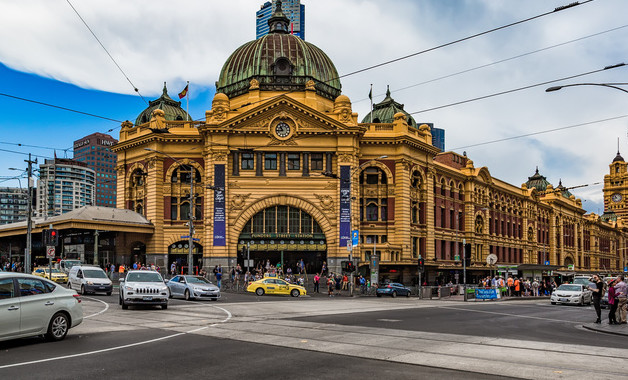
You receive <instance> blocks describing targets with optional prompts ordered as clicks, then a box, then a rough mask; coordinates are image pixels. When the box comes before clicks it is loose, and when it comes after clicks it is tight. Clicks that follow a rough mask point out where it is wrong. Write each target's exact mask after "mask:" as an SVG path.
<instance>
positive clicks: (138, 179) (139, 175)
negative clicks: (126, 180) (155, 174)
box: [131, 169, 147, 187]
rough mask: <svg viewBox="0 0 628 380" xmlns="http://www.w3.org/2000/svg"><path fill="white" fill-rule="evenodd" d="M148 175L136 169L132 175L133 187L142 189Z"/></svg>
mask: <svg viewBox="0 0 628 380" xmlns="http://www.w3.org/2000/svg"><path fill="white" fill-rule="evenodd" d="M146 175H147V174H146V173H144V171H143V170H142V169H135V170H133V173H132V174H131V187H141V186H144V178H145V177H146Z"/></svg>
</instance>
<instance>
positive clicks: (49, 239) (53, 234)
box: [41, 229, 59, 246]
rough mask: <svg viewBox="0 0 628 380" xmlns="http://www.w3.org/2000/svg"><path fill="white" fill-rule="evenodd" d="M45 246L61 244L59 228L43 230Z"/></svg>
mask: <svg viewBox="0 0 628 380" xmlns="http://www.w3.org/2000/svg"><path fill="white" fill-rule="evenodd" d="M41 234H42V238H43V241H44V246H57V245H59V230H55V229H46V230H42V231H41Z"/></svg>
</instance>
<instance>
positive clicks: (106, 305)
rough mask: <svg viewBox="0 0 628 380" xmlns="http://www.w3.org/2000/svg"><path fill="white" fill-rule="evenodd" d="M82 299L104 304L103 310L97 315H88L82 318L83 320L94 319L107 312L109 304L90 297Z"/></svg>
mask: <svg viewBox="0 0 628 380" xmlns="http://www.w3.org/2000/svg"><path fill="white" fill-rule="evenodd" d="M82 298H85V299H88V300H92V301H98V302H101V303H104V304H105V308H104V309H103V310H101V311H99V312H98V313H94V314H90V315H88V316H85V317H83V319H85V318H91V317H95V316H97V315H100V314H102V313H104V312H105V311H107V310H109V304H108V303H107V302H105V301H103V300H99V299H98V298H92V297H82Z"/></svg>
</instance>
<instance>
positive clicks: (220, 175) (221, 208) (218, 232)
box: [214, 164, 227, 247]
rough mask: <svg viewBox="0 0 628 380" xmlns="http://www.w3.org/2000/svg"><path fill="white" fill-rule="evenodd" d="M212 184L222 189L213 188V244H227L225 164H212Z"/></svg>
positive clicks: (221, 245)
mask: <svg viewBox="0 0 628 380" xmlns="http://www.w3.org/2000/svg"><path fill="white" fill-rule="evenodd" d="M214 186H216V187H219V188H221V189H222V190H214V246H215V247H224V246H226V245H227V239H226V237H225V235H226V226H225V165H223V164H216V165H214Z"/></svg>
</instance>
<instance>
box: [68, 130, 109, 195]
mask: <svg viewBox="0 0 628 380" xmlns="http://www.w3.org/2000/svg"><path fill="white" fill-rule="evenodd" d="M117 142H118V140H116V139H114V138H113V137H111V136H109V135H106V134H104V133H93V134H91V135H89V136H85V137H83V138H82V139H79V140H76V141H74V160H76V161H78V162H82V163H84V164H87V167H88V168H90V169H92V170H94V171H95V172H96V204H95V206H104V207H116V161H117V157H116V155H115V154H114V153H113V152H111V147H112V146H114V145H115V144H116V143H117Z"/></svg>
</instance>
